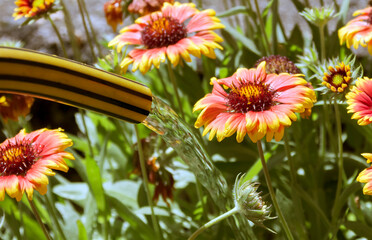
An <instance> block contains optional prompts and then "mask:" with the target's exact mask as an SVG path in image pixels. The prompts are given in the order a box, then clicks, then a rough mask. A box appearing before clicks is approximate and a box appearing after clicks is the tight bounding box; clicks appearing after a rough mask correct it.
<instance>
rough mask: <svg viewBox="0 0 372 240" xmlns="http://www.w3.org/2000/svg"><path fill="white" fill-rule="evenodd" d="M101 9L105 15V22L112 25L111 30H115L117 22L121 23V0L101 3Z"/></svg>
mask: <svg viewBox="0 0 372 240" xmlns="http://www.w3.org/2000/svg"><path fill="white" fill-rule="evenodd" d="M103 10H104V12H105V16H106V22H107V24H108V25H110V26H111V27H112V31H114V32H116V28H117V26H118V24H122V23H123V11H122V6H121V0H109V1H107V2H106V3H105V5H103Z"/></svg>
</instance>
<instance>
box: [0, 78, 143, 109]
mask: <svg viewBox="0 0 372 240" xmlns="http://www.w3.org/2000/svg"><path fill="white" fill-rule="evenodd" d="M1 80H11V81H16V82H28V83H36V84H40V85H44V86H51V87H54V88H57V89H63V90H66V91H69V92H73V93H77V94H80V95H84V96H89V97H91V98H93V99H98V100H101V101H103V102H107V103H110V104H113V105H116V106H120V107H122V108H125V109H128V110H131V111H133V112H137V113H140V114H143V115H148V114H149V111H148V110H146V109H142V108H139V107H136V106H133V105H131V104H128V103H125V102H122V101H118V100H116V99H112V98H109V97H106V96H103V95H99V94H97V93H94V92H90V91H87V90H84V89H81V88H76V87H72V86H69V85H65V84H62V83H56V82H51V81H47V80H43V79H38V78H31V77H24V76H14V75H0V81H1ZM0 88H1V87H0Z"/></svg>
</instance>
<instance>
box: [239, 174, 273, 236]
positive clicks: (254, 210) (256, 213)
mask: <svg viewBox="0 0 372 240" xmlns="http://www.w3.org/2000/svg"><path fill="white" fill-rule="evenodd" d="M244 176H245V175H244V174H243V175H242V176H239V175H238V176H237V178H236V180H235V184H234V202H235V207H237V208H238V212H239V213H240V214H242V215H243V216H245V217H246V218H247V219H249V220H250V221H252V222H253V223H254V224H256V225H259V226H261V227H264V228H266V229H268V230H269V231H272V230H271V229H269V228H267V227H265V226H264V225H263V222H264V221H265V220H269V219H274V218H275V217H270V213H271V210H270V208H271V206H268V205H266V203H265V202H264V201H263V200H262V197H261V195H260V194H261V193H260V192H257V189H258V186H259V183H256V182H250V181H246V182H243V180H244Z"/></svg>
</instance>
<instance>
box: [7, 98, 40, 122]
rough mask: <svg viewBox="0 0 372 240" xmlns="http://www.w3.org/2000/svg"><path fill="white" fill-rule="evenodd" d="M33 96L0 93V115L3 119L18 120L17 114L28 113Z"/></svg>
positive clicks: (24, 114) (23, 114)
mask: <svg viewBox="0 0 372 240" xmlns="http://www.w3.org/2000/svg"><path fill="white" fill-rule="evenodd" d="M33 103H34V98H33V97H30V96H25V95H18V94H3V95H1V94H0V115H1V117H2V118H3V120H4V121H7V120H8V119H12V120H14V121H17V120H18V117H19V116H26V115H27V114H29V112H30V109H31V106H32V104H33Z"/></svg>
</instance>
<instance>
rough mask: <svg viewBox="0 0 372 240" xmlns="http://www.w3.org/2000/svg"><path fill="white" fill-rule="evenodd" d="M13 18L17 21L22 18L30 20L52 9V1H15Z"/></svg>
mask: <svg viewBox="0 0 372 240" xmlns="http://www.w3.org/2000/svg"><path fill="white" fill-rule="evenodd" d="M14 3H15V5H17V8H15V9H14V13H13V17H14V19H15V20H18V19H20V18H22V17H25V18H30V17H37V16H40V15H42V14H44V13H46V12H47V11H49V9H51V8H52V6H53V3H54V0H16V1H15V2H14Z"/></svg>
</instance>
